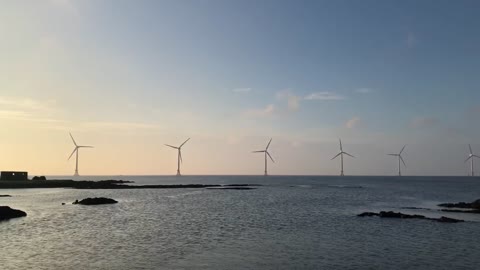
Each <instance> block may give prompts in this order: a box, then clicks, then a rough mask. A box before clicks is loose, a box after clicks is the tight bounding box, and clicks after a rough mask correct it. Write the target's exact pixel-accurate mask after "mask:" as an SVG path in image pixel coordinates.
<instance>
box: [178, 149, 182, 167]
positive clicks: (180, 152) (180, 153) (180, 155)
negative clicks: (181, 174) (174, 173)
mask: <svg viewBox="0 0 480 270" xmlns="http://www.w3.org/2000/svg"><path fill="white" fill-rule="evenodd" d="M178 156H179V157H180V163H182V164H183V159H182V151H180V149H179V150H178Z"/></svg>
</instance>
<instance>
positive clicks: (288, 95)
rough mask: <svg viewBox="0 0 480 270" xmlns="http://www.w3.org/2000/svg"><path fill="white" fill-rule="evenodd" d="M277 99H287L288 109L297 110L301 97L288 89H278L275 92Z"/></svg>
mask: <svg viewBox="0 0 480 270" xmlns="http://www.w3.org/2000/svg"><path fill="white" fill-rule="evenodd" d="M275 96H276V98H277V99H280V100H287V108H288V110H289V111H297V110H298V109H299V108H300V100H301V97H299V96H297V95H295V94H294V93H293V92H292V91H291V90H290V89H286V90H282V91H279V92H277V93H276V94H275Z"/></svg>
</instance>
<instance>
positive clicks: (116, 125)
mask: <svg viewBox="0 0 480 270" xmlns="http://www.w3.org/2000/svg"><path fill="white" fill-rule="evenodd" d="M80 125H81V126H83V127H85V128H92V129H95V130H97V129H134V130H136V129H158V128H159V126H158V125H155V124H149V123H137V122H101V121H100V122H84V123H81V124H80Z"/></svg>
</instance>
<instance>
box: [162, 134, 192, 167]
mask: <svg viewBox="0 0 480 270" xmlns="http://www.w3.org/2000/svg"><path fill="white" fill-rule="evenodd" d="M189 140H190V138H188V139H187V140H186V141H184V142H183V143H182V144H181V145H180V146H179V147H176V146H173V145H169V144H165V145H166V146H168V147H171V148H173V149H177V150H178V156H177V176H180V175H181V174H180V163H183V160H182V146H183V145H184V144H186V143H187V142H188V141H189Z"/></svg>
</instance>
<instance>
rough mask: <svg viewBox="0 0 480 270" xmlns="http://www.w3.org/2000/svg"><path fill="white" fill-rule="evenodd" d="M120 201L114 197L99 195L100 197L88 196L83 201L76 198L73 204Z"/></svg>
mask: <svg viewBox="0 0 480 270" xmlns="http://www.w3.org/2000/svg"><path fill="white" fill-rule="evenodd" d="M114 203H118V202H117V201H115V200H114V199H110V198H104V197H98V198H86V199H83V200H81V201H79V200H76V201H74V202H73V204H82V205H98V204H114Z"/></svg>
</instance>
